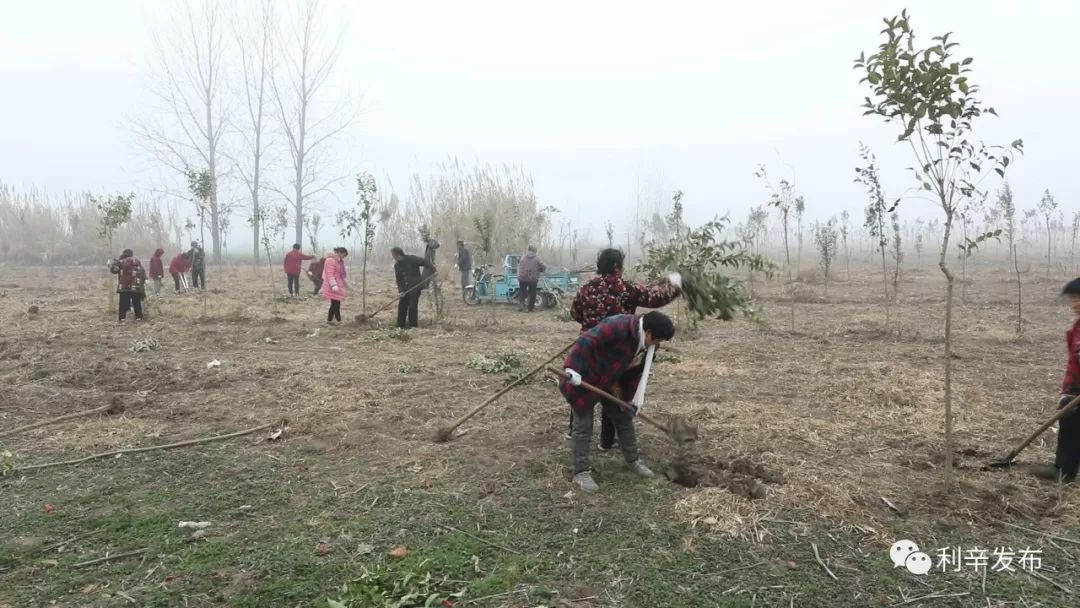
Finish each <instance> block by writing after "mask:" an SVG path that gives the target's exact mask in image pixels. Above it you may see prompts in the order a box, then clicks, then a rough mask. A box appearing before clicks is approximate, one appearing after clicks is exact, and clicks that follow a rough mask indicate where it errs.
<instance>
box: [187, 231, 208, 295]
mask: <svg viewBox="0 0 1080 608" xmlns="http://www.w3.org/2000/svg"><path fill="white" fill-rule="evenodd" d="M187 258H188V260H190V261H191V288H192V289H195V288H199V289H206V253H205V252H204V251H203V248H202V246H200V245H199V242H198V241H192V242H191V249H190V250H188V255H187Z"/></svg>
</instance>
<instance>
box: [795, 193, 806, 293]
mask: <svg viewBox="0 0 1080 608" xmlns="http://www.w3.org/2000/svg"><path fill="white" fill-rule="evenodd" d="M805 216H806V199H804V198H803V197H802V196H801V195H800V196H797V197H795V224H796V226H797V228H798V237H799V238H798V241H799V242H798V246H797V250H796V253H795V276H796V277H798V276H799V273H800V272H802V245H803V218H804V217H805Z"/></svg>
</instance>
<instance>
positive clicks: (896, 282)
mask: <svg viewBox="0 0 1080 608" xmlns="http://www.w3.org/2000/svg"><path fill="white" fill-rule="evenodd" d="M889 219H890V220H891V221H892V234H893V238H892V259H893V275H892V289H893V297H894V298H898V297H899V294H900V265H901V264H903V263H904V243H903V239H902V238H901V236H900V214H899V213H897V212H895V211H893V212H892V214H891V215H890V216H889Z"/></svg>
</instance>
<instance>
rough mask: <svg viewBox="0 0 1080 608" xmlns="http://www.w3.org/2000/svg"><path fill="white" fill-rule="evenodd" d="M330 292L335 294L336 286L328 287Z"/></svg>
mask: <svg viewBox="0 0 1080 608" xmlns="http://www.w3.org/2000/svg"><path fill="white" fill-rule="evenodd" d="M330 291H332V292H334V293H337V285H331V286H330Z"/></svg>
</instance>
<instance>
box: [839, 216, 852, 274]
mask: <svg viewBox="0 0 1080 608" xmlns="http://www.w3.org/2000/svg"><path fill="white" fill-rule="evenodd" d="M850 228H851V214H850V213H848V210H847V209H844V210H843V211H841V212H840V243H841V244H842V245H843V247H844V266H845V268H846V270H847V280H848V281H851V250H849V249H848V230H850Z"/></svg>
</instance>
